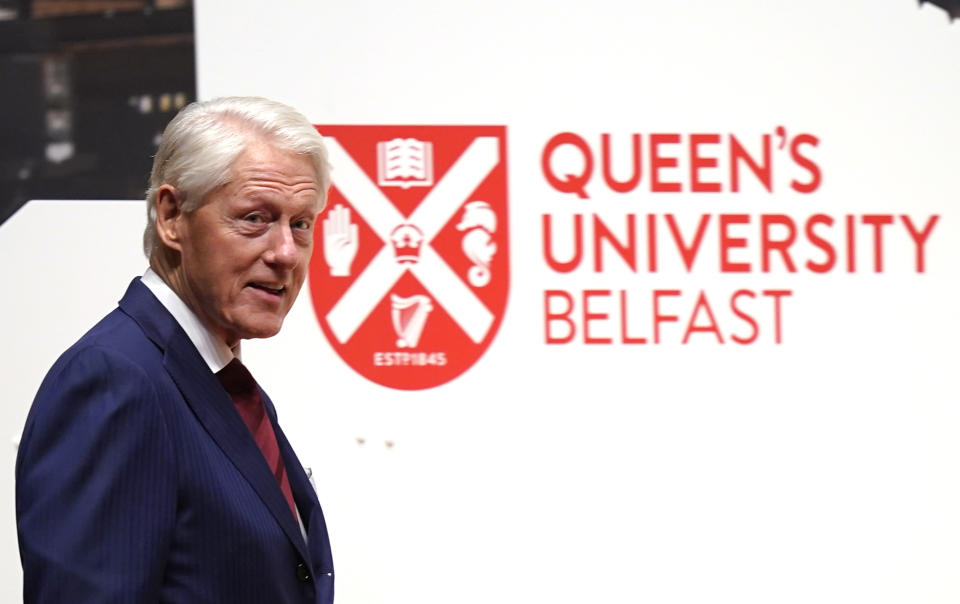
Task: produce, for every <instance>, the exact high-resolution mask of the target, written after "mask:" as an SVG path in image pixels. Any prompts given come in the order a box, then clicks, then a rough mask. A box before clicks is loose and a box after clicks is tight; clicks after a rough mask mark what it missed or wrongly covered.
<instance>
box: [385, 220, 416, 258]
mask: <svg viewBox="0 0 960 604" xmlns="http://www.w3.org/2000/svg"><path fill="white" fill-rule="evenodd" d="M422 243H423V231H421V230H420V229H418V228H417V227H415V226H413V225H412V224H401V225H400V226H398V227H397V228H395V229H393V230H392V231H390V245H392V246H393V254H394V256H396V259H397V262H398V263H400V264H416V263H417V262H419V261H420V245H421V244H422Z"/></svg>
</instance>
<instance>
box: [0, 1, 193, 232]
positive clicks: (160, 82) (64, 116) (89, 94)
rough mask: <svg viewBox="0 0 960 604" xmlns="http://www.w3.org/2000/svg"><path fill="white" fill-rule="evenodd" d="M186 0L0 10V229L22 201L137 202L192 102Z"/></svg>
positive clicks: (3, 5) (4, 5)
mask: <svg viewBox="0 0 960 604" xmlns="http://www.w3.org/2000/svg"><path fill="white" fill-rule="evenodd" d="M193 32H194V26H193V6H192V2H191V0H0V91H2V92H0V116H2V118H0V223H2V222H4V221H5V220H6V219H7V218H9V217H10V216H11V215H12V214H13V213H14V212H16V211H17V209H19V208H20V207H21V206H22V205H23V204H24V203H25V202H27V201H28V200H30V199H142V198H143V193H144V190H145V189H146V182H147V176H148V174H149V171H150V165H151V163H152V157H153V155H154V153H155V151H156V147H157V143H158V141H159V137H160V134H161V132H162V131H163V128H164V127H165V126H166V124H167V122H169V121H170V119H172V118H173V116H174V115H176V112H177V111H178V110H179V109H180V108H182V107H183V106H184V105H186V104H187V103H189V102H191V101H193V100H194V99H195V97H196V75H195V73H196V69H195V59H194V56H195V53H194V33H193Z"/></svg>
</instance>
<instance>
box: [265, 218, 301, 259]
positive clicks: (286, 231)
mask: <svg viewBox="0 0 960 604" xmlns="http://www.w3.org/2000/svg"><path fill="white" fill-rule="evenodd" d="M272 231H273V232H271V233H270V238H271V239H270V248H269V249H268V250H267V254H266V260H267V262H269V263H271V264H278V265H281V266H283V267H284V268H293V267H294V266H296V265H297V261H299V259H300V255H299V254H298V253H297V243H296V241H294V239H293V230H292V229H291V228H290V225H289V224H285V223H277V226H276V227H275V228H274V229H272Z"/></svg>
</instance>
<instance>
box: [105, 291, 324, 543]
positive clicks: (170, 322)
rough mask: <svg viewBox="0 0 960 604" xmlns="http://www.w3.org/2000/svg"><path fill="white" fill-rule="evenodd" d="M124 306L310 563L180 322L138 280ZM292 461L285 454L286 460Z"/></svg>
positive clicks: (266, 473)
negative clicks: (161, 353)
mask: <svg viewBox="0 0 960 604" xmlns="http://www.w3.org/2000/svg"><path fill="white" fill-rule="evenodd" d="M120 308H121V310H123V312H124V313H126V314H127V315H129V316H130V317H131V318H132V319H133V320H134V321H136V322H137V324H138V325H139V326H140V328H141V329H142V330H143V332H144V334H145V335H146V336H147V338H149V339H150V341H152V342H153V343H154V344H155V345H156V346H157V347H158V348H159V349H160V350H161V351H162V352H163V365H164V367H165V368H166V370H167V372H168V373H169V374H170V377H171V378H173V381H174V383H176V385H177V387H178V388H179V389H180V392H181V394H183V398H184V400H185V401H186V403H187V405H189V406H190V408H191V409H192V410H193V413H194V415H196V417H197V419H198V420H199V421H200V423H201V424H202V425H203V427H204V428H205V429H206V431H207V432H208V433H209V434H210V437H211V438H212V439H213V440H214V442H216V443H217V446H219V447H220V449H221V451H223V453H224V454H225V455H226V456H227V457H228V458H229V459H230V461H231V462H233V465H234V466H235V467H236V468H237V470H238V471H239V472H240V473H241V474H242V475H243V477H244V478H245V479H246V480H247V482H248V483H250V486H251V487H253V489H254V491H256V493H257V494H258V495H259V496H260V499H261V500H262V501H263V503H264V505H266V506H267V508H268V509H269V510H270V513H271V514H273V517H274V518H275V519H276V520H277V523H278V524H279V525H280V527H281V528H282V529H283V531H284V533H286V534H287V537H288V538H289V539H290V541H291V542H292V543H293V544H294V546H295V547H296V548H297V551H298V552H299V553H300V556H301V557H302V558H303V559H304V560H309V559H310V557H309V556H308V554H307V551H306V544H305V543H304V542H303V537H302V535H301V534H300V527H299V526H298V525H297V520H296V519H295V518H294V517H293V515H292V514H291V513H290V506H288V505H287V502H286V499H285V498H284V496H283V492H282V491H281V490H280V486H279V485H278V484H277V481H276V479H275V478H274V476H273V473H272V472H271V471H270V468H269V466H268V465H267V463H266V460H265V459H264V458H263V453H261V452H260V449H259V447H257V444H256V442H255V441H254V440H253V436H252V435H251V434H250V431H249V430H248V429H247V427H246V425H244V423H243V420H242V419H241V418H240V415H239V414H238V413H237V412H236V410H235V409H234V408H233V401H231V400H230V397H229V395H228V394H227V393H226V391H225V390H224V389H223V386H221V385H220V382H219V381H218V380H217V377H216V375H214V374H213V372H212V371H210V368H209V367H208V366H207V365H206V363H205V362H204V360H203V358H202V357H201V356H200V353H199V352H197V348H196V347H195V346H194V345H193V343H192V342H191V341H190V339H189V338H188V337H187V334H186V333H184V331H183V329H181V328H180V325H179V324H178V323H177V321H176V319H174V317H173V316H172V315H171V314H170V313H169V312H168V311H167V310H166V309H165V308H164V306H163V305H162V304H161V303H160V302H159V301H158V300H157V298H156V297H155V296H154V295H153V294H152V293H151V292H150V290H149V289H147V287H146V286H145V285H143V284H142V283H141V282H140V279H139V278H138V279H134V280H133V282H132V283H131V284H130V286H129V287H128V288H127V292H126V294H124V296H123V299H121V300H120ZM274 429H275V431H276V432H277V434H278V436H279V435H280V434H282V433H280V432H279V430H278V429H277V428H276V425H275V424H274ZM278 440H279V439H278ZM284 442H285V439H284ZM287 447H288V448H289V445H288V446H287ZM284 453H286V451H284ZM287 459H289V458H288V457H287V456H286V455H285V456H284V460H285V461H286V460H287ZM300 472H301V473H302V470H300ZM289 473H290V470H289V469H288V474H289ZM298 501H299V500H298Z"/></svg>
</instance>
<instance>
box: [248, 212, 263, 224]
mask: <svg viewBox="0 0 960 604" xmlns="http://www.w3.org/2000/svg"><path fill="white" fill-rule="evenodd" d="M244 220H245V221H247V222H250V223H252V224H260V223H262V222H263V216H261V215H260V214H250V215H249V216H247V217H246V218H244Z"/></svg>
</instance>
